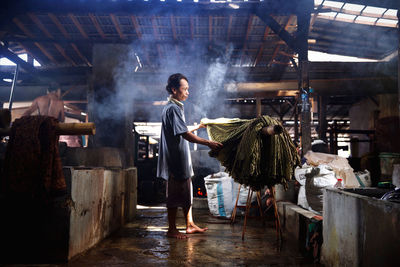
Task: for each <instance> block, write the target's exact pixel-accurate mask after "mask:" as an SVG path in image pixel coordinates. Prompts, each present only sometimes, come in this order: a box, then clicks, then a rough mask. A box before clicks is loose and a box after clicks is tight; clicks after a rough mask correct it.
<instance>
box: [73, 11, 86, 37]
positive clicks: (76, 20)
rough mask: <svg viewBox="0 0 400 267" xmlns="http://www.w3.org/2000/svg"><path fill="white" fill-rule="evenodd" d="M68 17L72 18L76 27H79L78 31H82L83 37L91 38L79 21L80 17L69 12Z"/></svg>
mask: <svg viewBox="0 0 400 267" xmlns="http://www.w3.org/2000/svg"><path fill="white" fill-rule="evenodd" d="M68 17H69V18H70V19H71V20H72V22H73V23H74V25H75V27H76V28H77V29H78V31H79V32H80V33H81V35H82V36H83V38H85V39H89V36H88V35H87V34H86V32H85V30H84V29H83V28H82V25H81V24H80V23H79V21H78V19H77V18H76V17H75V15H74V14H71V13H70V14H68Z"/></svg>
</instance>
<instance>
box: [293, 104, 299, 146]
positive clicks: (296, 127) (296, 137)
mask: <svg viewBox="0 0 400 267" xmlns="http://www.w3.org/2000/svg"><path fill="white" fill-rule="evenodd" d="M296 97H298V96H296ZM294 141H295V142H296V143H297V144H299V106H298V101H296V105H295V107H294Z"/></svg>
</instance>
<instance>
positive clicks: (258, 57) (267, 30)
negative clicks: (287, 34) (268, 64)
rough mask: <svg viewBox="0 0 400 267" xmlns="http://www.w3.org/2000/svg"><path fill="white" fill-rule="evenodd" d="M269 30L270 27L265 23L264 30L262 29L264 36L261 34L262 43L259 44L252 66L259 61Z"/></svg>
mask: <svg viewBox="0 0 400 267" xmlns="http://www.w3.org/2000/svg"><path fill="white" fill-rule="evenodd" d="M269 30H270V29H269V27H268V25H266V26H265V30H264V36H263V43H262V44H261V45H260V48H259V50H258V53H257V57H256V61H255V63H254V67H255V66H257V65H258V62H260V60H261V57H262V55H263V52H264V44H265V41H266V40H267V37H268V34H269Z"/></svg>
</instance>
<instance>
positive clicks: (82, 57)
mask: <svg viewBox="0 0 400 267" xmlns="http://www.w3.org/2000/svg"><path fill="white" fill-rule="evenodd" d="M71 46H72V48H73V49H74V50H75V52H76V54H77V55H78V56H79V57H80V58H81V59H82V60H83V61H84V62H85V63H86V64H87V65H88V66H89V67H91V66H92V64H91V63H90V61H89V60H88V59H87V58H86V57H85V56H84V55H83V54H82V53H81V52H80V51H79V49H78V47H77V46H76V44H74V43H71Z"/></svg>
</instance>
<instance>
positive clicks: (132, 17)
mask: <svg viewBox="0 0 400 267" xmlns="http://www.w3.org/2000/svg"><path fill="white" fill-rule="evenodd" d="M130 18H131V21H132V25H133V28H134V29H135V32H136V35H137V36H138V39H139V40H140V39H142V33H141V32H140V28H139V23H138V22H137V18H136V16H133V15H132V16H131V17H130Z"/></svg>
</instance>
